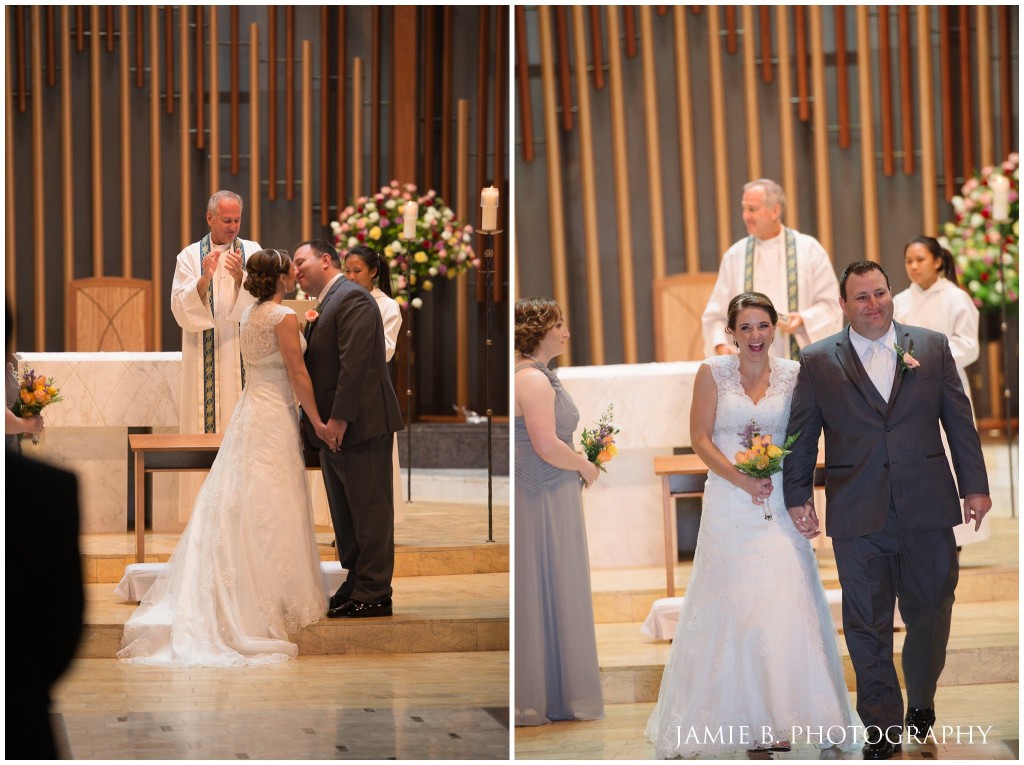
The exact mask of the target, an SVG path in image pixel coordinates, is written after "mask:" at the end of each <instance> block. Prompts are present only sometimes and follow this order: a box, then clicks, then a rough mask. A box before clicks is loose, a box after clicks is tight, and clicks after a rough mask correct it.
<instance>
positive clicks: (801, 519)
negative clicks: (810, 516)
mask: <svg viewBox="0 0 1024 765" xmlns="http://www.w3.org/2000/svg"><path fill="white" fill-rule="evenodd" d="M796 520H797V522H798V523H803V522H804V521H806V520H807V519H806V518H797V519H796Z"/></svg>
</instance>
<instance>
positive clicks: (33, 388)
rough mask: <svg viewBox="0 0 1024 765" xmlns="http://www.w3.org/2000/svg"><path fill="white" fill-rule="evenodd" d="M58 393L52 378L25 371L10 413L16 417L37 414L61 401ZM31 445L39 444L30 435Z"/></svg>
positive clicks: (36, 439) (37, 437)
mask: <svg viewBox="0 0 1024 765" xmlns="http://www.w3.org/2000/svg"><path fill="white" fill-rule="evenodd" d="M63 400H64V399H63V397H62V396H61V395H60V391H59V390H58V389H57V387H56V386H55V385H54V384H53V378H52V377H49V378H47V377H43V376H42V375H37V374H36V373H35V370H33V369H26V370H25V371H24V372H23V373H22V375H21V377H20V378H19V389H18V398H17V399H16V400H15V402H14V404H12V405H11V411H12V412H14V413H15V414H16V415H18V417H25V416H28V415H31V414H39V413H40V412H42V411H43V408H44V407H47V406H49V405H50V404H56V403H57V402H58V401H63ZM32 443H34V444H38V443H39V436H38V435H36V434H34V433H33V434H32Z"/></svg>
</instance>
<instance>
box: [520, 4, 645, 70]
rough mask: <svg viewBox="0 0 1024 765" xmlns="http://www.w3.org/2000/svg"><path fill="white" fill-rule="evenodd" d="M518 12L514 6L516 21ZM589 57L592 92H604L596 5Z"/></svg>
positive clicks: (593, 12)
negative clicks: (591, 70) (592, 73)
mask: <svg viewBox="0 0 1024 765" xmlns="http://www.w3.org/2000/svg"><path fill="white" fill-rule="evenodd" d="M662 7H664V6H662ZM518 10H519V7H518V6H516V11H517V19H518ZM658 15H659V16H661V15H664V14H661V13H659V14H658ZM517 23H518V21H517ZM517 33H518V30H517ZM524 34H525V30H524ZM590 56H591V60H592V62H593V67H594V90H604V36H603V35H602V34H601V7H600V6H597V5H592V6H590Z"/></svg>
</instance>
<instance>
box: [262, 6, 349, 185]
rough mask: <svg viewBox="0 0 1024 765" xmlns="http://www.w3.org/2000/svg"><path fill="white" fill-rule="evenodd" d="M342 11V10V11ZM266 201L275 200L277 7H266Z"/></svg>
mask: <svg viewBox="0 0 1024 765" xmlns="http://www.w3.org/2000/svg"><path fill="white" fill-rule="evenodd" d="M342 10H344V9H342ZM267 199H269V200H270V201H271V202H273V201H274V200H275V199H277V6H275V5H270V6H268V7H267Z"/></svg>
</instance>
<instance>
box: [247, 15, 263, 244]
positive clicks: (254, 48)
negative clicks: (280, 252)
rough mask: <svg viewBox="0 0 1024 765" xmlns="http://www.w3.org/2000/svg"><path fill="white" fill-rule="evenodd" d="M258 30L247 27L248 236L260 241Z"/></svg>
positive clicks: (255, 26) (257, 28) (253, 26)
mask: <svg viewBox="0 0 1024 765" xmlns="http://www.w3.org/2000/svg"><path fill="white" fill-rule="evenodd" d="M261 178H262V176H261V175H260V28H259V24H255V23H253V24H250V25H249V205H248V212H247V213H246V216H247V218H248V220H249V224H248V228H249V236H251V237H252V240H253V241H254V242H258V241H260V235H261V233H262V231H261V229H262V226H261V225H260V220H261V217H260V202H261V199H262V194H261V193H260V179H261Z"/></svg>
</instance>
